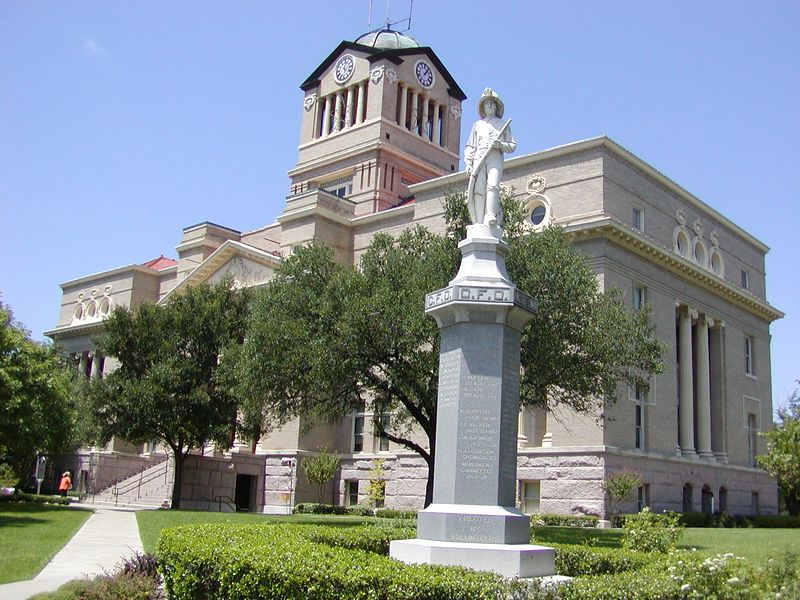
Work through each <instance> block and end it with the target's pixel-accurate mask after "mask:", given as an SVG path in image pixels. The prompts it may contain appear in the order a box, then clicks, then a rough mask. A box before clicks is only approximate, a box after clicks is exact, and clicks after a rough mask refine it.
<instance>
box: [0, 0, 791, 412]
mask: <svg viewBox="0 0 800 600" xmlns="http://www.w3.org/2000/svg"><path fill="white" fill-rule="evenodd" d="M373 4H374V5H375V6H374V10H373V24H374V25H375V26H377V25H378V24H379V23H380V22H381V21H382V20H383V18H384V13H385V10H386V2H385V1H383V0H375V1H374V2H373ZM388 4H389V11H390V14H391V18H392V19H393V20H397V19H401V18H404V17H406V16H407V12H408V2H407V1H399V0H391V1H390V2H389V3H388ZM368 6H369V1H368V0H342V1H339V2H330V1H326V2H321V1H297V2H280V3H279V2H241V1H239V2H236V1H226V2H221V1H220V2H208V1H200V2H197V1H196V2H180V1H172V2H148V1H137V2H105V1H104V2H88V1H83V2H81V1H75V2H37V1H23V0H6V1H4V2H2V3H0V57H2V58H0V223H2V225H3V227H2V232H3V238H4V239H3V242H4V243H3V251H2V257H1V258H0V293H2V300H3V302H5V303H7V304H9V305H10V306H11V307H12V308H13V309H14V311H15V314H16V316H17V318H18V319H19V320H20V321H22V322H23V323H24V324H25V325H26V326H27V327H28V328H29V329H31V330H32V332H33V335H34V337H35V338H37V339H41V337H42V332H43V331H45V330H47V329H51V328H52V327H54V326H55V323H56V318H57V314H58V306H59V301H60V289H59V287H58V284H59V283H60V282H62V281H65V280H68V279H71V278H74V277H78V276H81V275H85V274H89V273H94V272H98V271H103V270H106V269H110V268H114V267H117V266H121V265H126V264H131V263H142V262H144V261H146V260H148V259H151V258H154V257H156V256H158V255H159V254H164V255H166V256H172V257H174V256H176V253H175V250H174V247H175V245H176V244H177V243H178V241H179V237H180V233H181V229H182V228H183V227H186V226H188V225H192V224H194V223H197V222H201V221H206V220H208V221H213V222H216V223H219V224H222V225H226V226H229V227H232V228H234V229H239V230H242V231H246V230H249V229H254V228H256V227H258V226H261V225H264V224H266V223H269V222H272V221H273V220H274V217H275V216H276V215H278V214H279V213H280V211H281V209H282V207H283V204H284V201H285V196H286V194H287V192H288V178H287V176H286V171H287V170H288V169H290V168H291V167H292V166H293V165H294V162H295V160H296V158H297V149H296V146H297V142H298V136H299V120H300V115H301V110H302V105H301V101H302V93H301V92H300V90H299V89H298V86H299V84H300V83H301V82H302V81H303V80H304V79H305V77H306V76H307V75H309V74H310V73H311V72H312V71H313V70H314V68H315V67H316V66H317V65H318V64H319V63H320V62H321V61H322V60H323V59H324V58H325V57H326V56H327V55H328V54H329V53H330V52H331V50H333V49H334V48H335V47H336V45H337V44H338V43H339V42H340V41H342V40H344V39H349V40H352V39H355V37H357V36H358V35H359V34H361V33H363V32H365V31H367V30H368V29H369V27H368ZM798 22H800V3H797V2H789V1H785V2H758V3H756V2H736V1H726V2H721V1H719V2H717V1H704V2H697V1H693V2H683V1H669V2H642V1H641V0H639V1H614V2H588V1H578V2H556V1H548V2H533V1H526V2H522V1H520V2H509V1H503V0H494V1H493V2H485V1H473V0H462V1H459V2H442V1H436V2H434V1H433V0H416V2H415V3H414V15H413V22H412V29H411V31H410V32H409V33H410V34H411V35H413V36H414V37H416V38H417V39H418V40H419V41H420V42H421V43H422V44H424V45H429V46H431V47H432V48H433V49H434V51H435V52H436V53H437V55H438V56H439V57H440V58H441V59H442V61H443V62H444V64H445V65H446V66H447V67H448V69H449V70H450V72H451V73H452V75H453V76H454V77H455V79H456V80H457V81H458V82H459V84H460V86H461V87H462V89H463V90H464V91H465V93H466V94H467V96H468V97H469V100H468V101H467V102H468V106H470V107H471V106H472V103H474V100H475V99H476V98H477V97H478V96H479V95H480V92H481V91H482V89H483V88H484V87H486V86H487V85H491V86H492V87H494V88H495V89H497V90H498V91H499V92H500V94H501V96H502V97H503V99H504V102H505V104H506V110H507V113H508V115H509V116H512V117H513V118H514V135H515V137H516V139H517V141H518V153H527V152H533V151H536V150H540V149H544V148H548V147H552V146H556V145H560V144H564V143H567V142H571V141H575V140H579V139H584V138H588V137H593V136H596V135H601V134H605V135H608V136H610V137H611V138H613V139H614V140H615V141H617V142H619V143H620V144H622V145H623V146H625V147H626V148H627V149H628V150H630V151H631V152H633V153H634V154H636V155H637V156H639V157H641V158H642V159H644V160H645V161H647V162H648V163H650V164H652V165H653V166H654V167H656V168H657V169H658V170H660V171H661V172H663V173H664V174H665V175H667V176H668V177H670V178H671V179H673V180H674V181H676V182H678V183H679V184H680V185H682V186H683V187H684V188H686V189H687V190H689V191H690V192H692V193H693V194H695V195H696V196H698V197H699V198H700V199H702V200H703V201H705V202H706V203H707V204H709V205H710V206H712V207H713V208H715V209H716V210H718V211H720V212H721V213H723V214H724V215H726V216H727V217H728V218H730V219H731V220H732V221H734V222H735V223H737V224H738V225H740V226H741V227H743V228H744V229H745V230H747V231H749V232H750V233H751V234H753V235H754V236H755V237H757V238H758V239H760V240H761V241H763V242H764V243H766V244H767V245H768V246H770V247H771V251H770V253H769V255H768V256H767V275H768V287H767V293H768V299H769V301H770V302H771V303H772V304H773V305H774V306H776V307H777V308H779V309H780V310H782V311H784V312H786V314H787V316H786V317H785V318H784V319H782V320H779V321H777V322H776V323H774V324H773V326H772V335H773V343H772V369H773V396H774V399H775V401H776V403H779V402H782V401H783V399H784V398H785V397H786V396H787V395H788V394H789V393H790V392H791V391H792V390H793V389H794V388H795V387H796V385H795V383H794V382H795V380H796V379H798V378H800V366H799V365H798V362H797V359H796V357H795V356H794V354H793V353H794V352H795V351H797V349H798V345H797V342H796V340H798V339H800V325H799V323H800V293H798V292H800V286H799V285H798V274H799V272H800V270H799V269H798V266H797V250H796V246H795V245H794V244H795V241H796V239H797V238H798V237H799V236H800V216H798V214H800V211H798V209H797V205H798V192H797V182H796V180H795V177H796V175H797V172H798V170H800V152H798V141H797V140H798V138H799V137H800V116H798V113H799V111H798V107H800V77H799V76H798V67H800V36H798V35H797V23H798ZM468 110H469V109H468ZM468 114H469V113H468ZM469 123H470V119H464V120H463V126H464V127H468V126H469ZM463 138H464V134H463V133H462V139H463Z"/></svg>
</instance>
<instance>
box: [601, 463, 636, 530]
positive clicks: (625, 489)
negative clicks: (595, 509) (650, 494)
mask: <svg viewBox="0 0 800 600" xmlns="http://www.w3.org/2000/svg"><path fill="white" fill-rule="evenodd" d="M640 485H642V478H641V477H640V476H639V474H638V473H634V472H633V471H623V472H622V473H617V474H616V475H609V476H608V477H606V480H605V481H604V482H603V491H604V492H605V493H606V494H608V500H609V505H610V506H609V508H610V512H611V518H612V519H613V518H614V517H615V516H616V514H617V504H618V503H619V502H625V501H626V500H627V499H628V498H630V496H631V492H632V491H633V490H634V489H636V488H637V487H639V486H640Z"/></svg>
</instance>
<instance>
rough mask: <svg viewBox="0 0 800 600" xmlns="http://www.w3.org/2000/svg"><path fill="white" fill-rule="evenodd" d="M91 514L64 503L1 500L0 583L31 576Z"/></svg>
mask: <svg viewBox="0 0 800 600" xmlns="http://www.w3.org/2000/svg"><path fill="white" fill-rule="evenodd" d="M91 514H92V513H91V511H87V510H79V509H74V508H67V507H65V506H53V505H47V504H15V503H9V502H3V503H0V583H9V582H11V581H21V580H25V579H32V578H33V577H34V576H35V575H36V574H37V573H38V572H39V571H41V570H42V567H44V566H45V565H46V564H47V562H48V561H49V560H50V559H51V558H53V556H55V555H56V553H57V552H58V551H59V550H61V548H62V547H63V546H64V544H66V543H67V542H68V541H69V540H70V538H71V537H72V536H73V535H75V532H77V531H78V529H80V527H81V526H82V525H83V524H84V523H85V522H86V519H88V518H89V517H90V516H91Z"/></svg>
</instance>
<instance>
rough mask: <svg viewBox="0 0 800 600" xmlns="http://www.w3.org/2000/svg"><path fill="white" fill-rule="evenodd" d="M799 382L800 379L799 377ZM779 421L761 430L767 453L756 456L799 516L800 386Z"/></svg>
mask: <svg viewBox="0 0 800 600" xmlns="http://www.w3.org/2000/svg"><path fill="white" fill-rule="evenodd" d="M798 383H800V380H798ZM778 418H779V420H780V422H779V423H777V424H776V425H775V428H774V429H772V430H771V431H767V432H764V433H762V434H761V436H762V437H764V438H766V440H767V454H765V455H763V456H757V457H756V461H757V462H758V465H759V466H760V467H762V468H763V469H765V470H766V471H767V472H768V473H769V474H770V475H772V476H773V477H774V478H775V479H777V480H778V489H779V490H780V492H781V495H782V496H783V500H784V502H785V503H786V509H787V510H788V511H789V514H790V515H792V516H795V517H797V516H800V389H798V390H795V391H794V393H792V395H791V396H790V397H789V399H788V402H787V404H786V407H784V408H781V409H780V410H778Z"/></svg>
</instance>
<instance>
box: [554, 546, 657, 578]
mask: <svg viewBox="0 0 800 600" xmlns="http://www.w3.org/2000/svg"><path fill="white" fill-rule="evenodd" d="M548 545H549V546H552V547H553V548H555V551H556V573H558V574H559V575H567V576H568V577H580V576H583V575H612V574H615V573H625V572H627V571H635V570H637V569H641V568H642V567H643V566H645V565H647V564H649V563H650V562H652V556H651V555H648V554H644V553H642V552H633V551H630V550H623V549H617V548H591V547H589V546H578V545H574V544H548Z"/></svg>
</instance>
